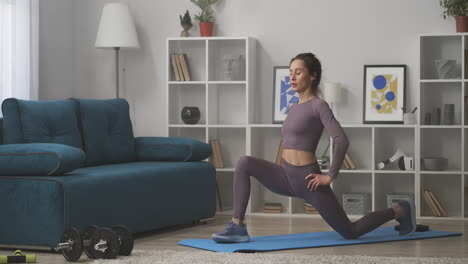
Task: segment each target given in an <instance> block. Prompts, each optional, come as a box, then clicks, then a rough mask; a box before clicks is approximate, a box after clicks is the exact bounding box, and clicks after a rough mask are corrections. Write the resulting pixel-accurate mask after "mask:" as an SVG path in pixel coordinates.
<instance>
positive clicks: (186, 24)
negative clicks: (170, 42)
mask: <svg viewBox="0 0 468 264" xmlns="http://www.w3.org/2000/svg"><path fill="white" fill-rule="evenodd" d="M179 18H180V25H181V26H182V28H184V30H183V31H182V32H180V36H181V37H190V33H189V30H190V29H191V28H192V26H193V24H192V18H191V17H190V13H189V11H188V10H187V11H186V12H185V15H184V16H181V15H179Z"/></svg>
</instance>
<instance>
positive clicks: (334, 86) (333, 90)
mask: <svg viewBox="0 0 468 264" xmlns="http://www.w3.org/2000/svg"><path fill="white" fill-rule="evenodd" d="M341 93H342V90H341V86H340V84H339V83H336V82H327V83H325V84H324V87H323V95H324V97H325V101H327V102H329V103H336V102H338V101H340V98H341Z"/></svg>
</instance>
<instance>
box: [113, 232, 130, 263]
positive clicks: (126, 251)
mask: <svg viewBox="0 0 468 264" xmlns="http://www.w3.org/2000/svg"><path fill="white" fill-rule="evenodd" d="M112 230H113V231H114V232H115V233H116V234H117V238H118V240H119V243H120V251H119V255H122V256H130V254H131V253H132V250H133V244H134V243H133V236H132V233H130V230H128V228H127V227H125V226H123V225H116V226H113V227H112Z"/></svg>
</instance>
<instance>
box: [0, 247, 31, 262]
mask: <svg viewBox="0 0 468 264" xmlns="http://www.w3.org/2000/svg"><path fill="white" fill-rule="evenodd" d="M35 262H36V255H34V254H32V255H23V253H22V252H21V250H16V251H15V255H14V256H0V264H7V263H35Z"/></svg>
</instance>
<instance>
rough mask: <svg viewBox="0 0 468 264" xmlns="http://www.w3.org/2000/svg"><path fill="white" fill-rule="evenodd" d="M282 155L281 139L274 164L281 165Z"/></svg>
mask: <svg viewBox="0 0 468 264" xmlns="http://www.w3.org/2000/svg"><path fill="white" fill-rule="evenodd" d="M282 154H283V140H282V139H281V141H280V143H279V147H278V153H277V154H276V164H278V165H281V159H282V158H281V156H282Z"/></svg>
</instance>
